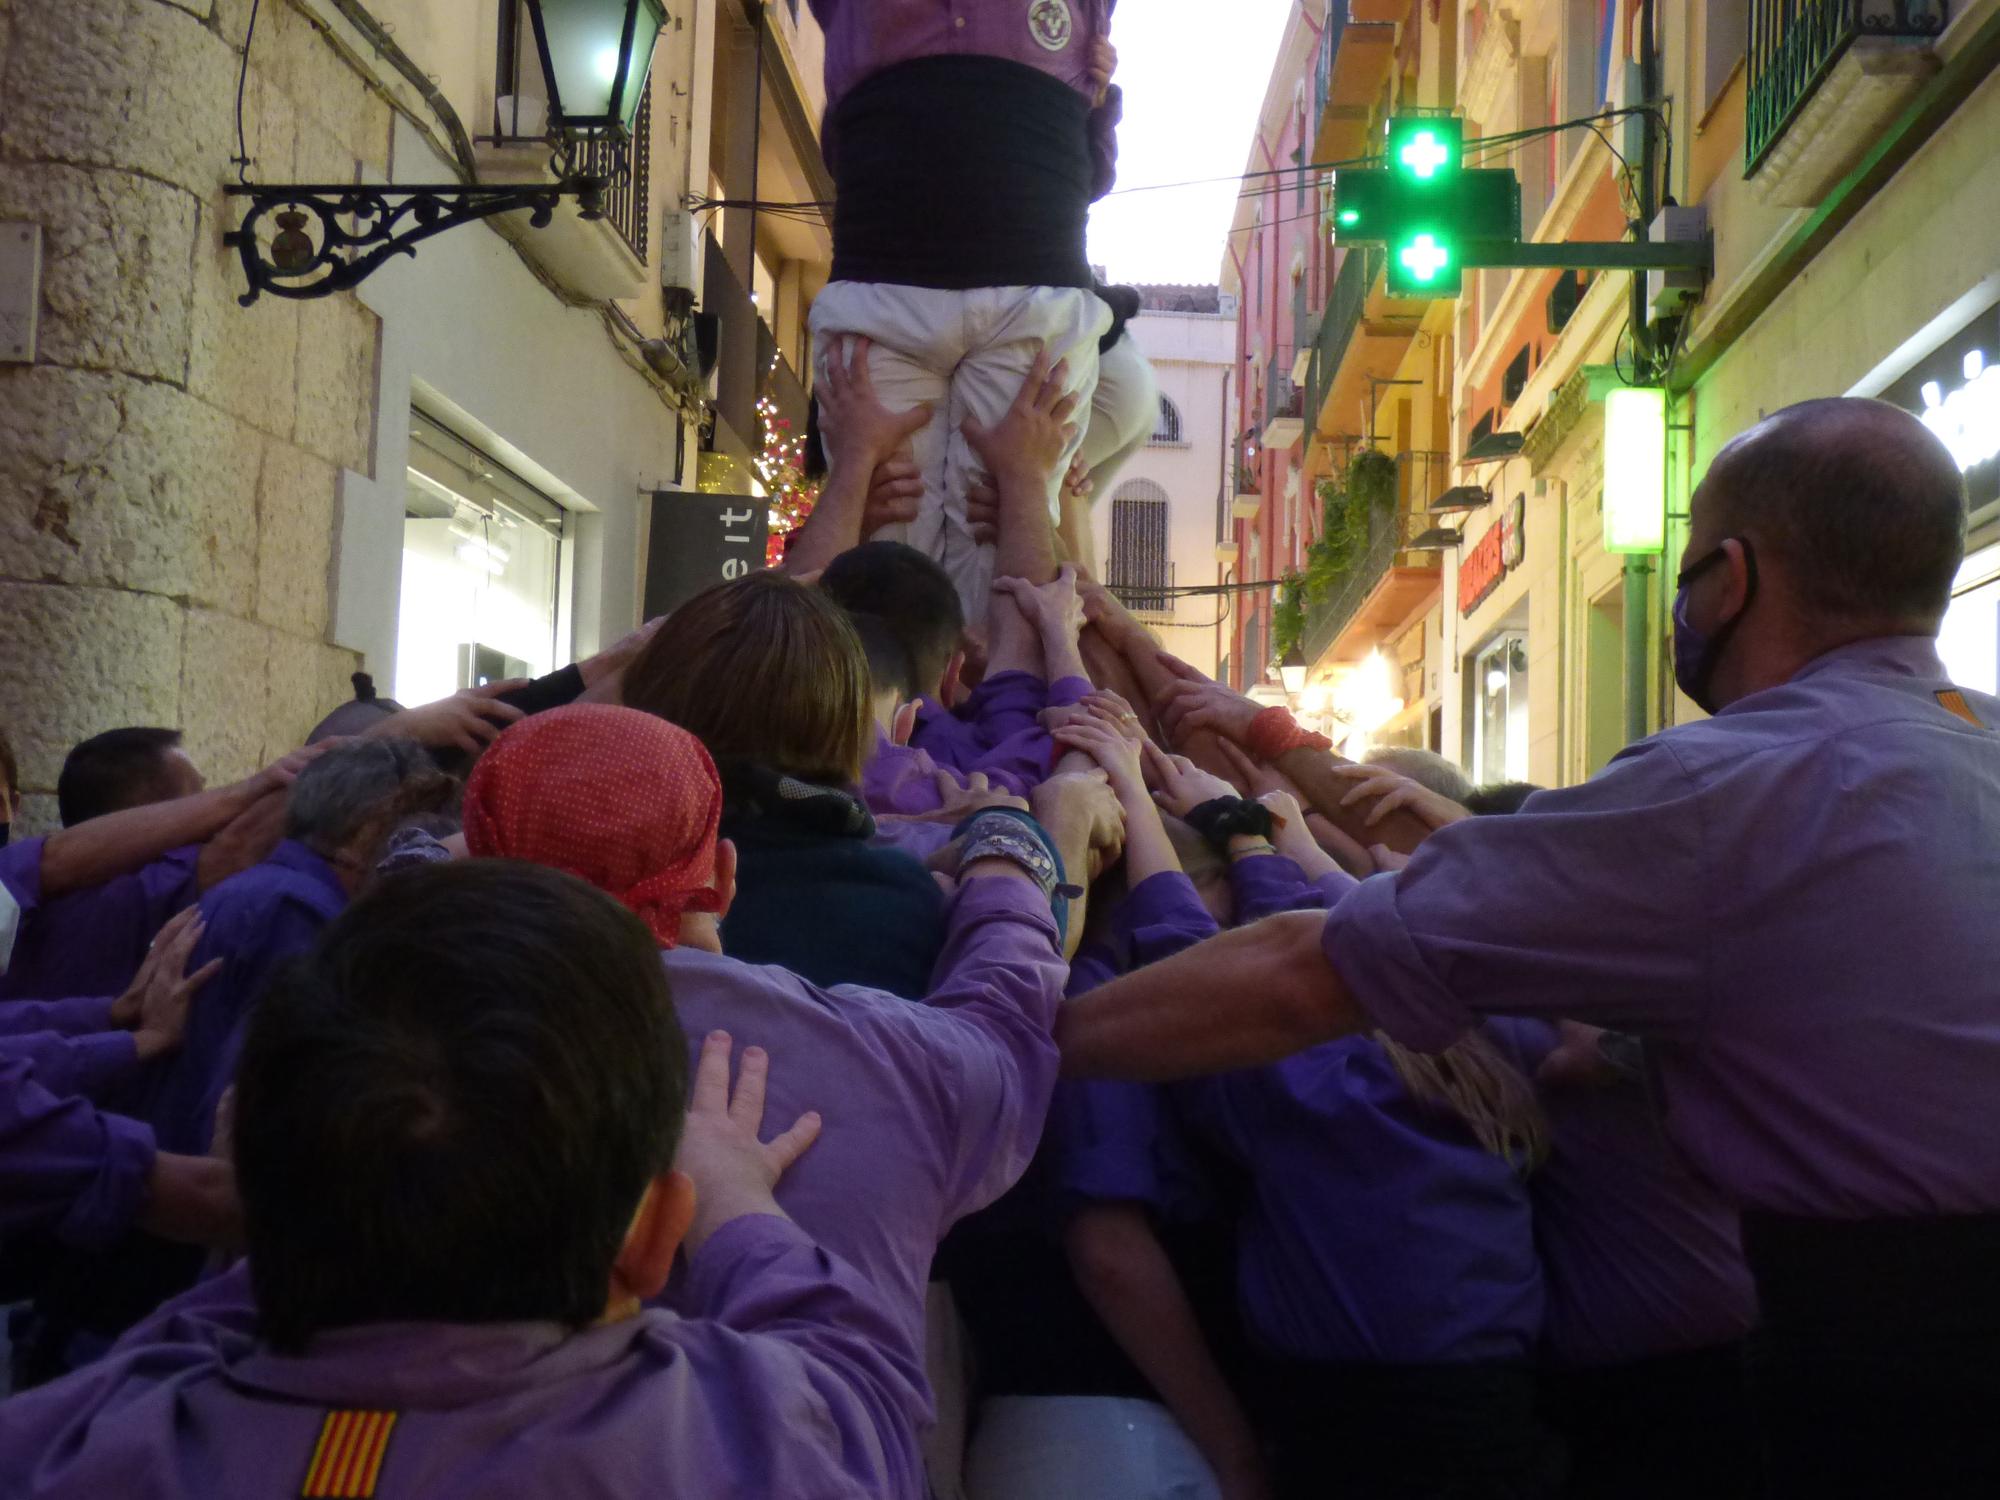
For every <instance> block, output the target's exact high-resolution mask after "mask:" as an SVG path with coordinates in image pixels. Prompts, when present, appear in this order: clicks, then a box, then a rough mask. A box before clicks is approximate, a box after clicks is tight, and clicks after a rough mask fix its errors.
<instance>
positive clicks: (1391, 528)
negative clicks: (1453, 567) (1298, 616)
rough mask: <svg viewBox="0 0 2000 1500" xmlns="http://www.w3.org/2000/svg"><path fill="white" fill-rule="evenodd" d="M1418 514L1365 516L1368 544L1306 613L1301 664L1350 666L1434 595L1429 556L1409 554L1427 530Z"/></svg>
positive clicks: (1433, 560)
mask: <svg viewBox="0 0 2000 1500" xmlns="http://www.w3.org/2000/svg"><path fill="white" fill-rule="evenodd" d="M1433 525H1434V522H1433V520H1432V518H1431V517H1430V516H1429V515H1428V514H1426V513H1425V512H1423V511H1409V510H1401V509H1398V510H1394V511H1390V510H1378V511H1375V512H1373V513H1371V514H1370V516H1369V518H1368V545H1367V547H1366V548H1364V549H1363V550H1362V552H1361V553H1360V555H1359V556H1357V557H1356V558H1355V559H1354V563H1353V565H1352V566H1351V567H1349V568H1348V570H1347V573H1346V575H1345V576H1344V577H1343V578H1342V579H1341V580H1340V582H1339V583H1338V584H1336V585H1335V586H1334V588H1333V591H1332V592H1331V593H1329V594H1328V595H1327V596H1326V598H1325V599H1323V600H1322V601H1320V603H1319V604H1318V605H1317V606H1316V607H1314V608H1313V609H1312V610H1311V611H1310V612H1308V613H1307V615H1306V628H1305V634H1304V636H1303V637H1302V638H1301V644H1302V645H1303V646H1304V649H1305V657H1306V660H1307V661H1308V662H1310V663H1313V664H1315V665H1318V664H1320V663H1321V661H1322V659H1325V658H1329V657H1330V659H1331V661H1332V662H1334V663H1346V664H1351V663H1353V662H1358V661H1360V660H1361V659H1362V658H1363V657H1365V656H1367V654H1368V652H1369V650H1370V649H1371V648H1372V647H1373V646H1374V644H1375V642H1376V641H1377V640H1379V639H1380V638H1381V636H1382V635H1383V633H1384V632H1386V631H1389V630H1392V629H1394V628H1395V627H1396V626H1398V625H1400V624H1402V623H1403V621H1404V620H1406V619H1408V618H1409V617H1410V612H1411V611H1412V610H1414V609H1416V608H1417V606H1418V605H1420V604H1422V603H1423V602H1424V600H1425V599H1427V598H1429V597H1430V596H1431V595H1432V594H1433V593H1435V592H1436V591H1437V587H1438V564H1437V557H1436V555H1435V553H1433V552H1431V551H1428V550H1425V551H1417V550H1415V544H1416V543H1418V542H1419V541H1421V540H1423V539H1424V537H1425V533H1426V532H1428V531H1430V530H1431V529H1432V528H1433Z"/></svg>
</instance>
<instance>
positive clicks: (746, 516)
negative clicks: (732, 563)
mask: <svg viewBox="0 0 2000 1500" xmlns="http://www.w3.org/2000/svg"><path fill="white" fill-rule="evenodd" d="M756 515H757V512H755V511H754V510H746V511H743V512H741V513H738V512H736V511H733V510H727V509H725V510H724V511H723V512H722V524H723V525H724V526H725V527H728V526H744V525H747V524H749V522H750V521H752V520H753V519H755V518H756ZM722 539H723V540H724V541H725V542H735V543H736V544H737V545H738V546H748V545H749V543H750V538H749V537H747V536H730V535H729V534H728V533H727V532H726V531H725V532H724V533H723V537H722ZM722 575H723V577H725V578H734V577H736V576H737V575H736V574H734V573H732V572H730V571H729V569H728V568H727V567H724V568H723V570H722Z"/></svg>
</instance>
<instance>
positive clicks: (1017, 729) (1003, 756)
mask: <svg viewBox="0 0 2000 1500" xmlns="http://www.w3.org/2000/svg"><path fill="white" fill-rule="evenodd" d="M1090 691H1091V686H1090V683H1089V682H1088V681H1087V680H1086V679H1084V678H1081V677H1062V678H1058V679H1057V680H1056V681H1055V682H1054V683H1052V684H1050V683H1044V682H1043V681H1042V679H1041V678H1039V677H1036V676H1035V675H1034V674H1033V673H1030V672H1000V673H996V674H995V675H994V676H991V677H988V678H987V679H986V680H985V681H984V682H982V683H980V684H979V686H978V687H976V688H974V689H973V690H972V694H971V696H970V697H968V698H967V699H966V700H965V703H964V705H963V706H962V707H961V708H960V709H959V710H958V711H957V712H955V713H954V712H952V711H950V710H948V709H946V708H944V707H943V706H942V705H940V704H938V703H937V702H935V701H933V700H932V699H929V698H926V699H924V700H923V703H922V704H921V705H920V706H919V708H918V709H917V727H916V729H915V730H914V731H913V732H912V733H911V735H910V746H911V747H912V748H914V749H916V750H921V751H923V752H924V753H925V754H926V755H928V756H929V757H930V759H931V761H932V762H934V766H933V769H934V768H935V766H944V767H946V768H947V769H949V770H952V771H956V772H958V773H959V774H960V775H961V776H970V775H971V774H972V773H973V772H975V771H982V772H984V773H985V774H986V778H987V780H988V781H989V782H991V783H992V784H993V785H994V786H997V787H1004V788H1005V789H1006V790H1008V791H1010V792H1012V793H1014V794H1015V795H1016V796H1017V797H1025V796H1027V795H1028V793H1029V792H1031V791H1033V790H1034V789H1035V788H1036V787H1037V786H1039V785H1041V783H1042V782H1044V781H1046V780H1047V779H1048V776H1049V768H1050V766H1051V764H1052V763H1053V762H1054V759H1055V741H1054V740H1052V739H1050V738H1049V733H1048V731H1047V730H1046V729H1044V728H1043V727H1042V723H1041V712H1042V710H1043V709H1045V708H1048V707H1050V706H1052V705H1068V704H1072V703H1079V702H1081V701H1082V700H1083V698H1084V696H1085V695H1086V694H1087V693H1089V692H1090ZM880 759H881V757H880V756H879V755H878V756H877V761H880ZM897 759H898V758H895V757H892V759H891V761H890V763H889V764H888V765H886V766H885V767H884V769H883V771H882V772H881V773H879V774H880V776H881V777H882V778H884V780H883V781H882V782H878V785H886V784H887V783H890V782H893V783H894V784H896V785H902V784H904V783H906V782H908V781H909V780H910V777H911V773H910V772H909V771H908V770H906V769H900V768H899V767H898V766H897V764H896V761H897ZM869 769H870V771H871V773H872V772H874V764H872V763H871V765H870V767H869ZM922 785H923V787H924V789H925V790H926V791H927V792H928V794H929V796H930V798H931V800H930V801H929V802H927V803H920V804H919V805H914V806H896V807H887V808H885V809H883V810H885V811H889V812H928V811H930V810H931V809H933V808H935V807H937V806H938V805H939V803H940V801H941V800H942V799H941V798H940V797H939V795H938V793H937V789H936V786H935V784H934V783H931V782H929V781H927V780H926V781H924V782H923V783H922ZM869 786H870V784H869V782H868V780H867V779H866V778H865V777H864V779H863V781H862V795H863V799H864V800H865V801H866V802H867V803H868V805H869V806H870V807H871V808H872V807H874V806H875V798H874V795H873V794H872V793H871V792H870V790H869Z"/></svg>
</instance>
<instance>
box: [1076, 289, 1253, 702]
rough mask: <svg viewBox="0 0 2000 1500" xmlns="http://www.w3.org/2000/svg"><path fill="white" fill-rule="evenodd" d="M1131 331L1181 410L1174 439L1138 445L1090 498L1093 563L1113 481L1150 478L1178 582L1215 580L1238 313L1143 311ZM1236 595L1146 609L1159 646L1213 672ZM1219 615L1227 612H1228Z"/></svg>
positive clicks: (1100, 549)
mask: <svg viewBox="0 0 2000 1500" xmlns="http://www.w3.org/2000/svg"><path fill="white" fill-rule="evenodd" d="M1128 336H1129V337H1131V338H1133V339H1135V340H1136V341H1137V343H1138V346H1139V348H1140V349H1141V350H1142V351H1144V353H1145V355H1146V357H1147V358H1148V359H1149V360H1151V361H1152V364H1153V372H1154V374H1155V375H1156V376H1157V377H1158V380H1159V384H1160V393H1161V394H1162V395H1163V396H1166V397H1167V398H1168V399H1169V400H1171V401H1172V402H1173V403H1174V405H1175V406H1177V407H1178V408H1180V414H1181V433H1182V436H1183V437H1184V438H1185V439H1186V442H1185V444H1184V445H1183V446H1180V447H1152V446H1148V447H1144V448H1141V449H1140V450H1139V451H1138V452H1137V453H1136V454H1134V455H1133V457H1132V459H1131V461H1130V462H1129V463H1128V464H1127V465H1126V466H1125V468H1124V470H1123V471H1122V472H1121V473H1120V474H1119V475H1118V477H1117V479H1116V480H1115V481H1114V482H1113V483H1112V485H1111V487H1110V490H1109V492H1108V493H1105V494H1100V495H1098V496H1097V497H1096V504H1095V506H1094V509H1093V514H1092V518H1091V519H1092V525H1093V527H1094V529H1095V532H1096V540H1097V556H1098V560H1099V562H1100V564H1104V563H1108V561H1109V559H1110V555H1111V500H1112V498H1113V496H1115V495H1116V494H1117V492H1118V487H1119V486H1120V485H1122V484H1125V483H1126V482H1128V481H1130V480H1133V479H1150V480H1152V481H1153V482H1154V483H1156V484H1158V485H1159V486H1160V487H1161V488H1162V489H1164V490H1165V491H1166V492H1167V499H1168V503H1169V505H1170V506H1171V519H1170V523H1169V524H1170V527H1171V530H1170V540H1169V549H1170V555H1171V557H1172V559H1173V564H1174V582H1175V584H1176V586H1178V587H1181V588H1186V587H1188V586H1189V585H1193V584H1213V583H1214V582H1215V581H1216V579H1217V577H1218V569H1217V567H1216V562H1215V505H1216V487H1217V485H1218V484H1219V483H1220V482H1221V479H1222V474H1223V454H1224V452H1225V450H1226V448H1227V439H1226V437H1225V436H1224V434H1225V432H1226V420H1225V416H1224V412H1223V399H1224V382H1225V381H1226V380H1227V378H1228V375H1229V370H1230V366H1231V364H1232V363H1233V361H1234V360H1235V357H1236V320H1235V319H1234V318H1230V317H1221V316H1217V315H1214V314H1206V313H1161V312H1144V313H1141V314H1140V315H1139V316H1138V317H1137V318H1135V319H1133V320H1132V322H1131V323H1130V324H1129V325H1128ZM1234 607H1235V606H1234V601H1233V600H1228V599H1223V598H1220V597H1218V596H1216V595H1204V594H1197V595H1194V596H1192V597H1190V596H1186V595H1183V596H1181V597H1180V598H1179V599H1178V600H1177V602H1176V606H1175V609H1174V613H1173V617H1172V619H1171V620H1168V619H1166V618H1164V617H1158V616H1151V615H1149V616H1146V617H1145V619H1146V623H1147V624H1148V625H1149V626H1151V627H1152V628H1153V629H1154V630H1155V631H1157V632H1158V634H1159V636H1160V640H1161V642H1162V644H1164V645H1165V646H1166V648H1167V649H1168V650H1170V651H1172V652H1174V653H1175V654H1176V655H1179V656H1181V657H1184V658H1185V659H1187V660H1188V661H1190V662H1192V663H1193V664H1194V665H1195V666H1197V667H1199V668H1201V670H1202V671H1204V672H1207V673H1210V674H1211V675H1212V674H1213V673H1214V671H1215V668H1216V662H1217V657H1218V654H1219V651H1218V641H1219V640H1220V639H1226V636H1222V635H1219V633H1218V631H1217V629H1216V621H1217V620H1218V618H1224V611H1225V610H1233V609H1234ZM1225 623H1226V620H1225Z"/></svg>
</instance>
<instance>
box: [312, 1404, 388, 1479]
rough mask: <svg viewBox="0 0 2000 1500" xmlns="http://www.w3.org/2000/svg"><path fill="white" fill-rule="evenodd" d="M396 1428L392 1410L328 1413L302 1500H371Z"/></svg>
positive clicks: (320, 1432)
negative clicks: (383, 1458)
mask: <svg viewBox="0 0 2000 1500" xmlns="http://www.w3.org/2000/svg"><path fill="white" fill-rule="evenodd" d="M395 1429H396V1413H394V1412H392V1411H330V1412H328V1413H327V1414H326V1420H325V1421H324V1422H322V1423H320V1425H319V1442H318V1443H316V1444H315V1445H314V1446H313V1456H312V1462H311V1463H310V1464H308V1465H307V1466H306V1478H305V1483H304V1484H302V1485H300V1486H299V1500H371V1497H372V1496H373V1495H374V1493H375V1483H376V1481H377V1480H379V1479H380V1478H381V1477H382V1456H383V1455H384V1454H385V1453H387V1452H388V1451H389V1434H390V1433H392V1432H394V1431H395Z"/></svg>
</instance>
